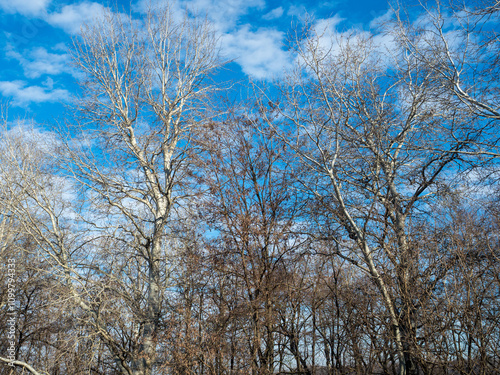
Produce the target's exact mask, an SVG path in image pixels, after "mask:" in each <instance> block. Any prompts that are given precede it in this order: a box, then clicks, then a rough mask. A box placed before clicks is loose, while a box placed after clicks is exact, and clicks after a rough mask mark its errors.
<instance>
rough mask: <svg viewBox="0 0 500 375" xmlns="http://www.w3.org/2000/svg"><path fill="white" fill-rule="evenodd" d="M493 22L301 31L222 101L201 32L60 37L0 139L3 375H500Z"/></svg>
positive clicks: (442, 6)
mask: <svg viewBox="0 0 500 375" xmlns="http://www.w3.org/2000/svg"><path fill="white" fill-rule="evenodd" d="M499 16H500V3H499V2H498V1H496V0H495V1H484V2H483V1H476V2H472V1H471V2H468V4H466V5H464V4H461V3H459V2H456V3H454V2H451V3H432V4H431V3H428V4H424V3H421V4H417V5H415V6H413V7H409V6H403V5H401V4H399V5H398V6H393V8H392V12H391V13H390V17H387V19H386V20H385V21H384V24H383V25H382V26H381V27H382V28H383V30H384V33H383V34H381V35H377V37H374V36H373V35H371V34H370V33H368V32H363V31H361V30H358V31H352V30H351V31H345V32H333V31H332V30H333V28H332V27H331V25H318V23H315V22H314V20H313V19H310V20H309V21H305V22H303V23H302V24H300V25H296V26H294V27H293V28H292V30H291V32H290V34H289V43H288V45H287V48H288V51H289V53H290V54H292V55H293V56H294V59H293V66H292V67H290V68H289V69H286V70H285V71H284V73H283V75H282V76H279V77H277V78H276V79H274V80H272V81H257V80H254V81H252V80H247V81H246V82H230V81H229V82H228V81H227V80H224V79H222V78H221V75H220V72H221V71H224V70H225V69H227V67H228V64H229V63H230V62H228V61H227V59H225V57H224V56H223V54H221V52H220V45H219V36H218V34H217V32H216V31H215V30H214V29H213V27H212V26H211V24H210V22H209V21H207V19H206V18H204V17H203V16H200V15H197V16H193V13H190V12H186V13H185V14H184V15H183V16H182V17H179V16H178V15H177V14H174V13H173V12H172V11H171V9H170V8H169V7H168V6H167V7H161V8H151V9H150V11H149V12H148V13H147V14H146V15H145V16H144V18H141V19H137V18H134V17H128V18H127V17H122V16H120V15H117V13H112V12H109V13H107V14H106V15H105V17H103V18H102V19H100V20H98V21H96V22H95V23H93V24H88V25H86V27H84V28H83V29H82V31H81V32H80V34H79V35H78V36H77V37H75V38H74V40H73V41H74V44H73V46H72V49H71V56H72V59H73V64H74V65H75V66H76V67H77V68H78V69H79V71H80V72H81V78H80V80H79V82H78V84H79V87H80V91H79V97H78V100H77V102H76V103H74V105H72V107H71V108H68V113H66V114H64V116H65V117H64V118H65V121H64V122H57V123H56V122H54V123H53V124H48V125H46V126H45V127H43V128H41V127H31V128H30V127H26V126H17V125H16V121H17V120H16V119H12V118H9V117H8V108H7V106H4V107H3V109H2V125H1V130H0V133H1V138H0V258H1V262H0V263H1V264H2V267H1V268H0V270H1V271H0V283H1V285H2V289H1V294H0V310H1V314H0V316H2V319H0V337H1V339H0V374H5V375H7V374H9V375H13V374H33V375H78V374H82V375H83V374H86V375H163V374H165V375H166V374H169V375H226V374H227V375H243V374H251V375H271V374H281V375H284V374H304V375H340V374H366V375H369V374H370V375H371V374H387V375H389V374H391V375H431V374H436V375H437V374H460V375H494V374H500V247H499V245H500V208H499V207H500V206H499V198H500V189H499V179H500V172H499V171H500V168H499V161H500V149H499V146H500V144H499V135H500V96H499V93H500V92H499V91H500V90H499V89H500V80H499V77H500V37H499V35H500V34H499V26H500V23H499Z"/></svg>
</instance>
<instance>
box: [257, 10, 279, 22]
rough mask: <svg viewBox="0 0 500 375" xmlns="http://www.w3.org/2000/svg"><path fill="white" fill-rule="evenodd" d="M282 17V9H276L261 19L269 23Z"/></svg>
mask: <svg viewBox="0 0 500 375" xmlns="http://www.w3.org/2000/svg"><path fill="white" fill-rule="evenodd" d="M282 15H283V7H278V8H275V9H273V10H271V11H270V12H268V13H266V14H264V15H263V16H262V18H263V19H265V20H267V21H269V20H274V19H276V18H280V17H281V16H282Z"/></svg>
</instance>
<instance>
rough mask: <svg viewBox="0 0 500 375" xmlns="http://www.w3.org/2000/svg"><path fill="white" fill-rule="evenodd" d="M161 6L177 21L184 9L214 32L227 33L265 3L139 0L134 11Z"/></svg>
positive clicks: (261, 0)
mask: <svg viewBox="0 0 500 375" xmlns="http://www.w3.org/2000/svg"><path fill="white" fill-rule="evenodd" d="M172 3H173V4H172ZM162 6H169V7H170V10H171V11H172V12H173V13H174V15H176V16H177V17H178V18H179V19H181V18H182V14H183V12H184V10H186V9H187V10H188V11H189V12H191V13H193V14H196V15H200V16H202V17H204V16H206V17H207V19H208V20H209V21H210V22H212V24H213V26H214V27H215V29H216V30H218V31H219V32H227V31H228V30H231V29H232V28H234V27H235V25H236V24H237V23H238V20H239V19H240V17H241V16H244V15H246V14H248V12H249V10H250V9H252V8H254V9H255V8H256V9H264V8H265V6H266V3H265V0H179V1H177V2H170V4H169V2H168V1H165V0H140V1H139V2H138V3H137V4H136V5H135V9H137V10H138V11H140V12H146V11H147V10H148V8H150V7H153V8H155V7H160V8H161V7H162Z"/></svg>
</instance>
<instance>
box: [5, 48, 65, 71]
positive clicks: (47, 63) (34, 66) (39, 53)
mask: <svg viewBox="0 0 500 375" xmlns="http://www.w3.org/2000/svg"><path fill="white" fill-rule="evenodd" d="M6 55H7V56H8V57H10V58H13V59H15V60H17V61H19V63H20V64H21V66H22V67H23V69H24V75H25V76H26V77H28V78H38V77H40V76H41V75H44V74H50V75H57V74H62V73H69V74H73V69H72V68H71V66H70V56H69V55H68V54H67V53H63V54H57V53H50V52H48V51H47V50H46V49H45V48H43V47H39V48H35V49H33V50H31V51H29V52H28V53H26V55H25V56H23V55H21V54H20V53H19V52H16V51H13V50H9V51H7V53H6Z"/></svg>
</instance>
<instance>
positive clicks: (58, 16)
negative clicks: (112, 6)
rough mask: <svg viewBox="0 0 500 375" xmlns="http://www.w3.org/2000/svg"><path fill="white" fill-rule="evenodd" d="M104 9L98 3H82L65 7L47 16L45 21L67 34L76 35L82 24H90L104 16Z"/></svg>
mask: <svg viewBox="0 0 500 375" xmlns="http://www.w3.org/2000/svg"><path fill="white" fill-rule="evenodd" d="M105 12H106V8H105V7H104V6H102V5H101V4H99V3H94V2H83V3H80V4H71V5H65V6H64V7H63V8H62V9H61V11H60V12H58V13H51V14H48V15H47V17H46V21H47V22H48V23H49V24H51V25H52V26H56V27H60V28H62V29H63V30H64V31H66V32H67V33H69V34H77V33H79V32H80V28H81V26H82V25H83V24H84V23H92V22H94V21H95V20H96V19H99V18H100V17H102V16H103V14H105Z"/></svg>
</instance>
